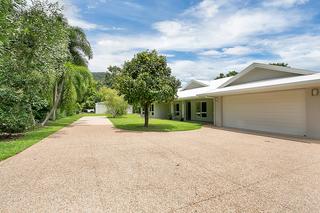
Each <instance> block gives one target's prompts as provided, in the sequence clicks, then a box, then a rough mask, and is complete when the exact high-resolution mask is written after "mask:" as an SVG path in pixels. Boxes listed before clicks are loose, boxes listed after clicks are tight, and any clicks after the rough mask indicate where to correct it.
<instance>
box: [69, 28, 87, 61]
mask: <svg viewBox="0 0 320 213" xmlns="http://www.w3.org/2000/svg"><path fill="white" fill-rule="evenodd" d="M69 51H70V54H71V62H72V63H73V64H75V65H79V66H86V67H87V66H88V59H92V55H93V54H92V48H91V45H90V43H89V41H88V40H87V37H86V34H85V33H84V31H83V30H82V29H81V28H79V27H73V26H70V27H69Z"/></svg>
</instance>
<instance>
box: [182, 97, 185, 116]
mask: <svg viewBox="0 0 320 213" xmlns="http://www.w3.org/2000/svg"><path fill="white" fill-rule="evenodd" d="M184 108H185V102H184V101H182V102H181V119H182V120H185V109H184Z"/></svg>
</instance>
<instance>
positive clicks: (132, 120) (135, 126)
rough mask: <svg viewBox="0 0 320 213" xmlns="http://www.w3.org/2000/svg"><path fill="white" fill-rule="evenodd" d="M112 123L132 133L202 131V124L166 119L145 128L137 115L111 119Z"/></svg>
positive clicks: (155, 121)
mask: <svg viewBox="0 0 320 213" xmlns="http://www.w3.org/2000/svg"><path fill="white" fill-rule="evenodd" d="M109 119H110V121H111V122H112V123H113V125H114V126H115V127H117V128H119V129H125V130H132V131H153V132H171V131H186V130H194V129H200V128H201V126H202V125H201V123H195V122H183V121H173V120H164V119H152V118H151V119H150V120H149V127H148V128H145V127H144V126H143V125H144V118H142V117H140V116H139V115H137V114H133V115H126V116H122V117H119V118H111V117H109Z"/></svg>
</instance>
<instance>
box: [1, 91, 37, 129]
mask: <svg viewBox="0 0 320 213" xmlns="http://www.w3.org/2000/svg"><path fill="white" fill-rule="evenodd" d="M0 100H1V102H0V133H18V132H23V131H25V130H26V129H27V128H29V127H31V126H32V125H33V123H32V119H31V114H30V109H29V106H28V105H27V104H26V103H25V101H23V100H24V97H23V93H22V92H16V91H13V90H11V89H9V88H5V89H4V88H2V89H0Z"/></svg>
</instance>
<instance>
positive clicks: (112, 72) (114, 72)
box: [104, 66, 121, 88]
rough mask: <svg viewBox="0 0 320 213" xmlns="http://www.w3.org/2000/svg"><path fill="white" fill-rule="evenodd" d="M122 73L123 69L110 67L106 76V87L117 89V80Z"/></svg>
mask: <svg viewBox="0 0 320 213" xmlns="http://www.w3.org/2000/svg"><path fill="white" fill-rule="evenodd" d="M120 73H121V68H120V67H117V66H109V67H108V70H107V72H106V75H105V81H104V82H105V85H106V86H107V87H110V88H114V87H115V83H116V78H117V76H118V75H120Z"/></svg>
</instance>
